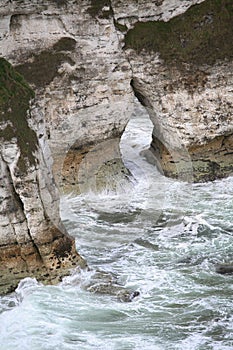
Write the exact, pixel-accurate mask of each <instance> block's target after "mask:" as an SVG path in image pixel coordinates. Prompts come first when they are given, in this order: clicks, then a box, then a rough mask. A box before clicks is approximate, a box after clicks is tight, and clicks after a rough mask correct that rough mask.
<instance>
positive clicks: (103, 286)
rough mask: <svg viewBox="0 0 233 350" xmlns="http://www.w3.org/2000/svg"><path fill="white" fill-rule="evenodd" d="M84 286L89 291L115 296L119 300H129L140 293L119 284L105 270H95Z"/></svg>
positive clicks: (114, 277) (115, 278)
mask: <svg viewBox="0 0 233 350" xmlns="http://www.w3.org/2000/svg"><path fill="white" fill-rule="evenodd" d="M84 287H85V289H86V290H87V291H89V292H91V293H96V294H102V295H104V294H106V295H112V296H115V297H116V298H117V299H118V300H119V301H121V302H131V301H132V300H133V299H134V298H136V297H137V296H139V295H140V292H139V291H134V290H130V289H128V288H125V287H124V286H122V285H120V284H119V283H118V281H117V277H116V276H114V275H113V274H111V273H109V272H105V271H95V272H94V273H93V275H92V276H91V278H90V280H89V281H88V283H86V284H85V285H84Z"/></svg>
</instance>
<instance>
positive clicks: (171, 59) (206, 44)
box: [125, 0, 233, 66]
mask: <svg viewBox="0 0 233 350" xmlns="http://www.w3.org/2000/svg"><path fill="white" fill-rule="evenodd" d="M232 37H233V1H232V0H206V1H204V2H203V3H201V4H199V5H194V6H192V7H190V8H189V9H188V10H187V11H186V12H185V13H184V14H182V15H179V16H177V17H174V18H173V19H171V20H170V21H168V22H163V21H149V22H137V23H136V24H135V25H134V28H132V29H130V30H129V31H128V33H127V34H126V36H125V48H126V49H127V48H132V49H134V50H135V51H137V52H138V53H140V52H141V51H142V50H145V51H148V52H151V51H154V52H158V53H159V54H160V57H161V59H163V60H164V62H165V63H166V64H168V65H172V64H173V65H174V64H176V65H178V66H179V65H180V64H183V63H188V64H192V65H205V64H208V65H212V64H214V63H215V62H216V61H218V60H224V59H232V58H233V45H232Z"/></svg>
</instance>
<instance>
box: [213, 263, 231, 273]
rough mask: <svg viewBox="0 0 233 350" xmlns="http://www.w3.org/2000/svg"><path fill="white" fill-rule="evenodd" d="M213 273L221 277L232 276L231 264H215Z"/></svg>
mask: <svg viewBox="0 0 233 350" xmlns="http://www.w3.org/2000/svg"><path fill="white" fill-rule="evenodd" d="M215 271H216V272H217V273H220V274H222V275H224V274H233V263H231V264H217V265H216V266H215Z"/></svg>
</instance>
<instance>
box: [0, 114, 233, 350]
mask: <svg viewBox="0 0 233 350" xmlns="http://www.w3.org/2000/svg"><path fill="white" fill-rule="evenodd" d="M151 131H152V126H151V124H150V122H149V120H148V119H147V118H146V117H145V115H144V114H140V113H136V115H134V116H133V117H132V119H131V121H130V123H129V125H128V127H127V129H126V131H125V133H124V135H123V138H122V143H121V150H122V154H123V158H124V162H125V164H126V165H127V166H128V167H129V169H130V171H131V173H132V175H133V179H134V181H131V182H130V183H129V184H128V185H127V184H125V183H124V186H123V187H121V186H120V187H119V189H118V190H117V191H111V190H109V189H107V190H103V191H102V192H101V193H91V192H86V193H81V195H79V196H72V195H70V196H63V197H62V200H61V216H62V219H63V222H64V224H65V226H66V227H67V230H68V231H69V233H70V234H71V235H73V236H74V237H75V239H76V245H77V249H78V251H79V253H80V254H81V255H82V256H83V257H85V259H86V260H87V263H88V265H89V266H90V267H91V270H90V271H83V272H81V273H80V271H78V270H77V271H74V272H73V274H72V275H71V276H69V277H66V278H64V280H63V282H62V283H61V284H60V285H58V286H43V285H42V284H40V283H38V282H37V281H36V280H35V279H31V278H27V279H25V280H23V281H21V282H20V284H19V286H18V288H17V290H16V292H15V293H13V294H10V295H7V296H3V297H1V298H0V312H1V313H0V349H1V350H54V349H59V350H74V349H78V350H97V349H98V350H133V349H135V350H136V349H138V350H139V349H140V350H141V349H145V350H175V349H176V350H178V349H179V350H230V349H231V350H232V349H233V303H232V295H233V283H232V282H233V279H232V276H231V275H220V274H217V273H216V271H215V266H216V264H217V263H221V262H231V261H233V250H232V244H233V237H232V235H233V223H232V210H233V177H229V178H227V179H224V180H218V181H214V182H209V183H203V184H192V183H184V182H179V181H178V180H171V179H167V178H165V177H164V176H163V175H161V174H159V172H158V171H157V170H156V168H155V166H153V165H151V164H149V163H148V162H147V161H146V160H145V159H144V158H143V156H142V155H141V154H142V153H141V151H143V150H145V149H146V148H148V146H149V143H150V137H151V136H150V135H151ZM127 186H128V187H127ZM95 270H102V271H106V272H109V273H111V274H113V275H114V276H116V277H117V279H118V282H119V283H120V284H121V285H123V286H125V287H127V288H129V289H132V290H137V291H139V292H140V295H139V296H138V297H136V298H135V299H134V300H133V301H132V302H130V303H122V302H120V301H118V300H117V298H115V297H114V296H111V295H99V294H92V293H90V292H88V291H87V290H86V289H85V288H84V287H85V284H87V283H88V281H89V280H91V278H92V274H93V271H95Z"/></svg>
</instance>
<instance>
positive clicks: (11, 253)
mask: <svg viewBox="0 0 233 350" xmlns="http://www.w3.org/2000/svg"><path fill="white" fill-rule="evenodd" d="M0 18H1V21H0V42H1V45H0V56H1V57H4V58H6V59H7V60H8V61H9V62H10V63H11V64H12V65H13V66H14V67H15V69H16V70H17V71H18V72H19V73H20V74H22V76H24V78H25V79H26V81H27V82H28V83H29V86H30V87H31V88H32V89H33V91H35V96H34V94H33V93H32V90H31V88H29V86H28V85H27V84H26V83H25V81H24V80H23V79H22V76H21V75H18V74H16V73H15V72H14V71H13V70H12V68H11V66H9V65H8V64H7V63H6V61H4V60H2V59H1V69H2V71H1V77H0V78H1V85H0V89H1V91H2V95H1V96H0V102H1V108H2V110H1V113H2V114H1V119H0V122H1V124H0V138H1V146H0V165H1V184H3V185H1V192H0V193H1V203H0V206H1V208H0V212H1V223H0V225H1V226H0V228H1V234H0V248H1V250H2V253H1V259H2V260H1V267H0V268H1V269H2V273H1V276H2V277H1V280H0V284H1V289H2V290H5V291H7V290H10V289H12V288H13V287H14V286H15V284H16V282H17V280H19V279H20V278H21V277H23V276H25V275H30V274H33V275H36V276H37V275H41V279H50V280H53V279H56V278H57V275H58V274H57V270H59V269H60V267H61V266H63V268H64V271H65V270H66V268H69V267H70V266H71V265H72V264H76V263H78V262H80V257H79V256H78V255H77V253H76V252H75V249H74V242H73V240H72V239H71V238H69V237H68V236H67V235H66V232H65V231H64V228H63V227H62V225H61V223H60V221H59V215H58V194H57V192H56V189H55V186H54V182H53V177H52V175H51V170H50V169H51V166H52V158H53V160H54V165H53V171H54V175H55V178H56V182H57V184H58V185H59V186H64V184H65V185H67V186H68V190H70V189H72V190H73V189H75V186H76V185H77V183H78V182H79V181H80V180H81V184H82V185H83V183H84V185H83V186H84V187H85V186H86V183H85V181H86V173H85V171H86V170H87V171H88V174H91V175H92V170H93V171H94V173H93V174H94V180H95V185H96V184H97V187H98V186H99V185H98V184H100V187H101V183H102V179H103V177H104V176H105V175H106V174H114V176H115V175H116V172H115V168H118V170H119V171H120V172H121V173H123V178H124V179H125V178H127V176H128V175H129V174H128V173H127V172H125V171H124V169H123V168H122V163H121V162H120V161H119V158H120V154H119V149H118V143H119V139H120V136H121V135H122V133H123V131H124V128H125V126H126V125H127V122H128V120H129V118H130V116H131V113H132V111H133V107H134V95H135V96H136V97H137V98H138V100H139V101H140V102H141V103H142V104H143V106H145V108H146V109H147V111H148V113H149V115H150V117H151V120H152V122H153V124H154V131H153V141H152V145H151V150H152V152H153V154H154V155H155V156H156V162H157V166H158V167H159V168H160V170H161V172H163V173H164V174H165V175H167V176H172V177H178V178H180V179H184V180H187V181H193V180H194V181H206V180H213V179H216V178H220V177H223V176H227V175H229V174H231V173H232V170H233V169H232V154H233V120H232V118H233V117H232V115H233V114H232V112H233V97H232V96H233V95H232V83H233V75H232V71H233V70H232V68H233V67H232V66H233V46H232V35H233V26H232V22H233V4H232V1H231V0H221V1H219V0H205V1H204V0H151V1H149V0H138V1H135V0H127V1H123V0H82V1H81V0H45V1H44V0H43V1H42V0H39V1H34V0H33V1H29V0H21V1H16V0H11V1H9V0H2V1H1V7H0ZM32 97H33V98H34V104H33V106H31V108H30V112H28V110H29V107H30V106H29V105H30V100H31V98H32ZM47 141H48V142H49V146H50V148H51V153H52V157H51V155H50V152H49V148H48V143H47ZM108 141H109V142H108ZM103 142H106V143H104V147H102V149H101V147H98V145H99V143H103ZM97 149H98V152H100V153H98V152H96V151H97ZM112 154H113V156H111V157H112V158H111V157H110V155H112ZM110 158H111V159H110ZM86 160H87V161H88V162H89V164H88V165H87V168H85V166H84V165H85V164H84V161H86ZM93 162H96V163H95V165H94V166H93V167H92V163H93ZM110 165H111V167H112V169H113V170H112V171H109V166H110ZM97 168H98V169H99V170H100V171H99V172H98V171H96V170H98V169H97ZM92 179H93V176H91V177H90V181H92ZM88 181H89V180H88ZM87 187H88V186H87ZM71 256H72V259H71ZM41 271H43V273H41ZM48 271H49V272H48ZM3 276H5V277H3ZM12 276H13V277H12ZM9 279H12V284H11V285H10V286H9V283H8V282H9ZM6 286H8V287H6ZM4 288H5V289H4Z"/></svg>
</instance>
